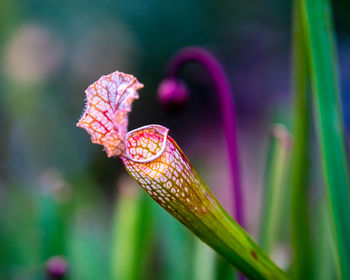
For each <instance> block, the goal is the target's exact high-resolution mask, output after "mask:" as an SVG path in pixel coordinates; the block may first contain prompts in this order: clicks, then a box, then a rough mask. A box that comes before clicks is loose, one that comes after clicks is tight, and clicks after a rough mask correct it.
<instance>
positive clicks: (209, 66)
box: [158, 47, 245, 227]
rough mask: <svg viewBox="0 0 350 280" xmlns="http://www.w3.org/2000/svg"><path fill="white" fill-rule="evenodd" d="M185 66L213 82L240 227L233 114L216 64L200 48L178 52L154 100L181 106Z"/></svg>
mask: <svg viewBox="0 0 350 280" xmlns="http://www.w3.org/2000/svg"><path fill="white" fill-rule="evenodd" d="M189 63H197V64H199V65H201V66H202V67H203V68H204V69H205V70H206V71H207V72H208V74H209V77H210V79H211V80H212V82H213V85H214V88H215V92H216V94H217V98H218V100H219V105H220V109H221V110H220V112H221V119H222V123H223V129H224V135H225V140H226V147H227V151H228V156H229V163H230V175H231V181H232V194H233V199H232V202H233V205H234V209H233V210H234V213H235V215H234V217H235V218H236V221H237V222H238V223H239V224H240V225H241V226H242V227H244V226H245V223H244V199H243V191H242V187H241V178H240V165H239V153H238V144H237V132H236V131H237V124H236V123H237V122H236V111H235V106H234V102H233V94H232V90H231V88H230V84H229V81H228V79H227V78H226V75H225V72H224V70H223V68H222V67H221V65H220V63H219V62H218V60H217V59H216V58H215V57H214V56H213V55H212V54H211V53H210V52H209V51H207V50H205V49H203V48H201V47H187V48H183V49H182V50H180V51H178V52H177V53H175V55H174V56H173V57H172V58H171V59H170V61H169V63H168V65H167V69H166V71H165V79H164V80H163V82H162V83H161V84H160V86H159V89H158V99H159V101H160V103H161V104H162V105H163V106H166V107H179V106H181V105H182V106H183V103H185V102H186V101H187V99H188V95H189V93H188V90H187V88H186V86H185V84H184V83H183V82H182V81H181V80H180V78H179V74H180V72H181V70H182V69H183V68H184V67H185V66H186V65H188V64H189Z"/></svg>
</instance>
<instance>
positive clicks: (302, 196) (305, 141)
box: [291, 0, 313, 279]
mask: <svg viewBox="0 0 350 280" xmlns="http://www.w3.org/2000/svg"><path fill="white" fill-rule="evenodd" d="M301 14H302V12H301V7H300V1H299V0H296V1H294V7H293V43H292V47H293V92H294V95H295V97H294V98H295V101H294V102H295V103H294V134H295V139H294V154H293V162H292V186H291V187H292V195H291V231H292V233H291V242H292V252H293V267H292V272H293V276H294V278H295V279H303V278H304V279H313V259H312V246H311V244H312V242H311V234H310V224H309V213H308V205H307V201H308V198H307V194H308V170H309V158H308V145H309V138H310V137H309V133H308V131H309V123H310V114H309V111H310V108H311V105H310V100H309V96H308V85H309V79H310V77H309V73H308V71H309V69H308V62H307V61H308V57H307V53H306V49H305V48H306V45H305V32H304V29H303V26H302V23H301V20H300V18H301Z"/></svg>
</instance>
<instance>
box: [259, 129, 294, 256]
mask: <svg viewBox="0 0 350 280" xmlns="http://www.w3.org/2000/svg"><path fill="white" fill-rule="evenodd" d="M290 148H291V137H290V135H289V132H288V131H287V130H286V128H285V127H284V126H282V125H275V126H274V127H273V139H272V151H271V161H270V164H269V169H270V170H269V171H268V178H267V189H266V195H265V200H264V204H265V205H264V214H263V218H262V221H263V222H262V230H261V232H262V234H261V246H262V248H263V249H264V250H265V252H267V253H268V254H270V255H271V253H272V252H273V249H274V245H275V244H276V239H277V232H278V229H279V225H280V222H281V212H282V211H281V209H282V208H283V205H284V203H285V191H286V185H285V184H286V177H287V171H288V167H289V162H290V160H289V159H290V150H291V149H290Z"/></svg>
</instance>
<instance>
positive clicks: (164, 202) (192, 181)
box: [122, 125, 209, 219]
mask: <svg viewBox="0 0 350 280" xmlns="http://www.w3.org/2000/svg"><path fill="white" fill-rule="evenodd" d="M165 133H166V134H165ZM164 137H166V138H165V141H164ZM126 149H127V152H128V154H129V158H125V157H122V161H123V163H124V165H125V168H126V169H127V171H128V172H129V174H130V175H131V176H132V177H133V178H134V179H135V180H136V181H137V182H138V183H139V185H140V186H141V187H142V188H143V189H144V190H145V191H146V192H147V193H148V194H149V195H150V196H151V197H152V198H153V199H154V200H155V201H157V202H158V203H159V204H160V205H161V206H162V207H163V208H165V209H166V210H167V211H168V212H170V213H171V214H172V215H174V216H176V217H177V218H180V217H179V214H180V213H179V207H180V208H181V207H182V208H183V210H186V208H187V209H189V210H190V211H191V212H193V213H195V214H196V215H198V216H202V215H204V214H206V213H207V211H208V210H207V208H206V206H205V204H203V203H202V202H203V200H207V195H208V194H209V193H208V192H207V190H206V188H204V187H203V183H202V182H201V180H200V178H199V176H198V175H197V173H196V172H195V170H194V169H193V168H192V166H191V164H190V163H189V161H188V160H187V158H186V156H185V155H184V154H183V152H182V151H181V150H180V148H179V147H178V145H177V144H176V142H175V141H174V140H173V139H172V138H171V137H170V136H168V135H167V129H166V128H165V127H162V126H159V125H150V126H146V127H142V128H139V129H136V130H134V131H131V132H129V133H128V136H127V138H126ZM149 158H154V159H153V160H152V161H150V162H148V159H149ZM135 159H136V160H137V162H136V161H135ZM175 204H176V206H175ZM181 212H182V211H181ZM187 212H188V211H187ZM186 217H188V218H189V216H188V215H181V219H184V218H186Z"/></svg>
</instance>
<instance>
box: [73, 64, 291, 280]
mask: <svg viewBox="0 0 350 280" xmlns="http://www.w3.org/2000/svg"><path fill="white" fill-rule="evenodd" d="M142 87H143V85H142V84H141V83H140V82H138V80H137V79H136V78H135V77H134V76H132V75H129V74H125V73H121V72H118V71H116V72H114V73H111V74H109V75H106V76H102V77H101V78H100V79H99V80H98V81H97V82H95V83H94V84H92V85H90V86H89V87H88V89H87V90H86V98H87V104H86V108H85V112H84V114H83V116H82V117H81V119H80V121H79V122H78V124H77V125H78V126H79V127H82V128H84V129H86V130H87V132H88V133H89V134H90V135H91V140H92V142H93V143H97V144H101V145H103V147H104V149H105V151H106V153H107V156H108V157H119V158H120V159H121V161H122V163H123V165H124V167H125V168H126V170H127V171H128V173H129V174H130V176H131V177H132V178H133V179H134V180H135V181H136V182H137V183H138V184H139V185H140V186H141V187H142V188H143V189H144V190H145V191H146V192H147V193H148V194H149V195H150V196H151V197H152V198H153V199H154V200H155V201H156V202H157V203H159V204H160V205H161V206H162V207H163V208H164V209H165V210H166V211H168V212H169V213H170V214H171V215H172V216H174V217H175V218H176V219H177V220H179V221H180V222H181V223H182V224H183V225H185V226H186V227H187V228H188V229H190V230H191V231H192V232H193V233H194V234H195V235H197V236H198V237H199V238H200V239H201V240H202V241H204V242H205V243H207V244H208V245H209V246H211V247H212V248H213V249H214V250H216V251H217V252H218V253H219V254H221V255H222V256H223V257H225V258H226V259H227V260H228V261H229V262H230V263H231V264H232V265H234V266H235V267H237V268H238V269H239V270H241V271H242V272H243V273H244V274H245V275H246V276H247V277H250V278H252V279H287V276H286V274H285V273H284V272H283V271H282V270H281V269H279V268H278V267H277V266H276V265H275V264H274V263H273V262H272V261H271V260H270V259H269V257H268V256H267V255H266V254H265V253H264V252H263V250H262V249H261V248H260V247H259V246H258V245H257V244H256V243H255V242H254V241H253V240H252V239H251V238H250V237H249V235H248V234H247V233H246V232H245V231H244V229H243V228H241V227H240V226H239V224H238V223H237V222H236V221H235V220H233V219H232V218H231V217H230V215H229V214H228V213H227V212H226V211H225V210H224V208H223V207H222V206H221V205H220V204H219V202H218V201H217V200H216V198H215V197H214V196H213V194H212V193H211V191H210V190H209V188H208V187H207V186H206V185H205V183H204V182H203V181H202V179H201V178H200V177H199V175H198V174H197V172H196V171H195V170H194V168H193V167H192V165H191V163H190V162H189V161H188V159H187V158H186V156H185V154H184V153H183V152H182V151H181V149H180V148H179V146H178V145H177V144H176V142H175V141H174V140H173V139H172V138H171V137H170V136H169V135H168V132H169V130H168V129H167V128H166V127H163V126H161V125H146V126H143V127H140V128H137V129H135V130H132V131H130V132H127V124H128V113H129V112H130V111H131V105H132V102H133V101H134V100H135V99H136V98H138V93H137V90H138V89H140V88H142Z"/></svg>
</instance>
